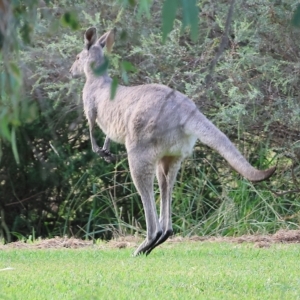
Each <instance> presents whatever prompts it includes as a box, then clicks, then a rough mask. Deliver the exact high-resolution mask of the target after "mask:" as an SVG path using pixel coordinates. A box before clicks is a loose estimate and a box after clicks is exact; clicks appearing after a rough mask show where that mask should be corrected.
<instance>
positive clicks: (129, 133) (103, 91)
mask: <svg viewBox="0 0 300 300" xmlns="http://www.w3.org/2000/svg"><path fill="white" fill-rule="evenodd" d="M114 39H115V32H114V30H111V31H109V32H107V33H105V34H104V35H103V36H101V37H100V38H99V39H98V38H97V33H96V28H94V27H92V28H88V29H87V30H86V32H85V34H84V43H85V47H84V49H83V50H82V51H81V52H80V53H79V54H78V55H77V57H76V61H75V62H74V63H73V65H72V67H71V69H70V73H71V75H72V76H73V77H77V76H80V75H82V74H85V77H86V82H85V86H84V88H83V104H84V111H85V114H86V117H87V119H88V123H89V129H90V138H91V143H92V149H93V151H95V152H96V153H99V154H100V155H103V151H104V152H105V151H107V150H108V147H107V145H108V144H109V139H111V140H113V141H115V142H117V143H122V144H125V147H126V150H127V155H128V162H129V167H130V172H131V176H132V180H133V182H134V184H135V186H136V189H137V191H138V193H139V194H140V196H141V199H142V203H143V207H144V211H145V216H146V225H147V236H146V239H145V240H144V241H143V242H142V244H141V245H140V246H139V247H138V248H137V250H136V251H135V252H134V255H139V254H146V255H148V254H149V253H150V252H151V251H152V250H153V249H154V248H155V247H157V246H158V245H159V244H161V243H163V242H164V241H166V240H167V239H168V237H169V236H170V235H171V234H172V232H173V231H172V221H171V202H172V190H173V186H174V183H175V179H176V175H177V172H178V170H179V168H180V164H181V162H182V160H183V159H184V158H185V157H187V156H188V155H190V154H191V152H192V150H193V146H194V144H195V142H196V140H197V139H199V140H200V141H201V142H202V143H203V144H205V145H208V146H209V147H211V148H213V149H214V150H216V151H217V152H219V153H220V155H222V156H223V157H224V158H225V159H226V160H227V162H228V163H229V164H230V165H231V167H232V168H233V169H235V170H236V171H237V172H239V173H240V174H241V175H242V176H244V177H245V178H247V179H248V180H250V181H253V182H257V181H262V180H265V179H267V178H269V177H270V176H271V175H272V174H273V173H274V171H275V169H276V167H272V168H270V169H267V170H257V169H255V168H254V167H252V166H251V165H250V164H249V162H248V161H247V160H246V159H245V158H244V157H243V156H242V154H241V153H240V152H239V151H238V150H237V149H236V147H235V146H234V145H233V144H232V143H231V141H230V140H229V139H228V138H227V136H226V135H225V134H224V133H222V132H221V131H220V130H219V129H218V128H217V127H216V126H214V125H213V124H212V123H211V122H210V121H209V120H208V119H207V118H206V117H205V116H204V115H203V114H202V113H201V112H200V111H199V110H198V109H197V108H196V105H195V104H194V102H193V101H192V100H190V99H188V98H187V97H186V96H184V95H183V94H181V93H180V92H177V91H175V90H172V89H171V88H169V87H167V86H164V85H159V84H145V85H139V86H131V87H126V86H121V85H118V87H117V91H116V95H115V97H114V99H110V91H111V82H112V79H111V78H110V77H109V76H108V75H107V72H106V70H102V73H101V74H100V75H99V74H97V73H99V72H98V71H99V70H101V66H102V69H104V68H103V64H104V63H105V58H104V54H103V48H104V47H105V46H106V48H107V50H108V51H110V50H111V48H112V46H113V43H114ZM95 122H97V124H98V125H99V127H100V128H101V129H102V130H103V132H104V133H105V134H106V135H107V137H108V138H107V139H106V142H105V144H106V145H105V146H104V150H103V149H101V148H100V147H98V145H97V143H96V140H95V138H94V136H93V130H94V125H95ZM107 153H108V154H109V152H108V151H107ZM104 156H105V154H104ZM155 174H156V177H157V180H158V184H159V189H160V196H161V198H160V216H159V217H158V215H157V211H156V207H155V200H154V195H153V182H154V177H155Z"/></svg>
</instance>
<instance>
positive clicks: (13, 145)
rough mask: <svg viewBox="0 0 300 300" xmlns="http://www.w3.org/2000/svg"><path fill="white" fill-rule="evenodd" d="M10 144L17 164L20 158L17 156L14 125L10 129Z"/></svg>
mask: <svg viewBox="0 0 300 300" xmlns="http://www.w3.org/2000/svg"><path fill="white" fill-rule="evenodd" d="M11 146H12V150H13V154H14V157H15V160H16V162H17V164H19V163H20V158H19V153H18V149H17V141H16V128H15V127H13V128H12V130H11Z"/></svg>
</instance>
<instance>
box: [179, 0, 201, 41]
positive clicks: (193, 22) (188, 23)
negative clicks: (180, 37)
mask: <svg viewBox="0 0 300 300" xmlns="http://www.w3.org/2000/svg"><path fill="white" fill-rule="evenodd" d="M181 4H182V12H183V23H182V27H183V28H185V27H190V29H191V38H192V40H193V41H195V40H197V38H198V21H199V19H198V18H199V17H198V15H199V8H198V6H197V1H196V0H181Z"/></svg>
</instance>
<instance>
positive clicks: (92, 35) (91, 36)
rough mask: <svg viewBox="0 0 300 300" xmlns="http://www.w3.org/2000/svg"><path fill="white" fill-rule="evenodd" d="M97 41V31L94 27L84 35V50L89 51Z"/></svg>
mask: <svg viewBox="0 0 300 300" xmlns="http://www.w3.org/2000/svg"><path fill="white" fill-rule="evenodd" d="M96 40H97V30H96V28H95V27H90V28H88V29H87V31H86V32H85V34H84V44H85V46H86V48H87V49H88V50H89V49H90V48H91V46H92V45H94V44H95V42H96Z"/></svg>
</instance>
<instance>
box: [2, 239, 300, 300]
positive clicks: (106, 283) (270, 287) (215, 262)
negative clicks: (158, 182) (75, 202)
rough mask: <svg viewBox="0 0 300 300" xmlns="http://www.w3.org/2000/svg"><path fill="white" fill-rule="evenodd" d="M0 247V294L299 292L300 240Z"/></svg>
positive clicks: (237, 295)
mask: <svg viewBox="0 0 300 300" xmlns="http://www.w3.org/2000/svg"><path fill="white" fill-rule="evenodd" d="M131 253H132V249H106V250H100V249H79V250H75V249H60V250H55V249H44V250H28V249H26V250H23V249H18V250H16V249H11V250H4V251H1V252H0V269H4V268H8V267H11V268H13V269H12V270H3V271H0V299H18V300H19V299H22V300H26V299H30V300H33V299H39V300H43V299H118V300H119V299H300V265H299V260H300V248H299V245H296V244H293V245H283V244H280V245H279V244H277V245H274V246H272V247H270V248H261V249H260V248H255V247H254V246H253V245H252V244H229V243H209V242H204V243H200V242H185V243H178V244H165V245H164V246H163V247H160V248H158V249H156V250H155V251H154V252H153V253H152V254H151V255H150V256H148V257H145V256H141V257H136V258H134V257H132V256H131Z"/></svg>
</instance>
